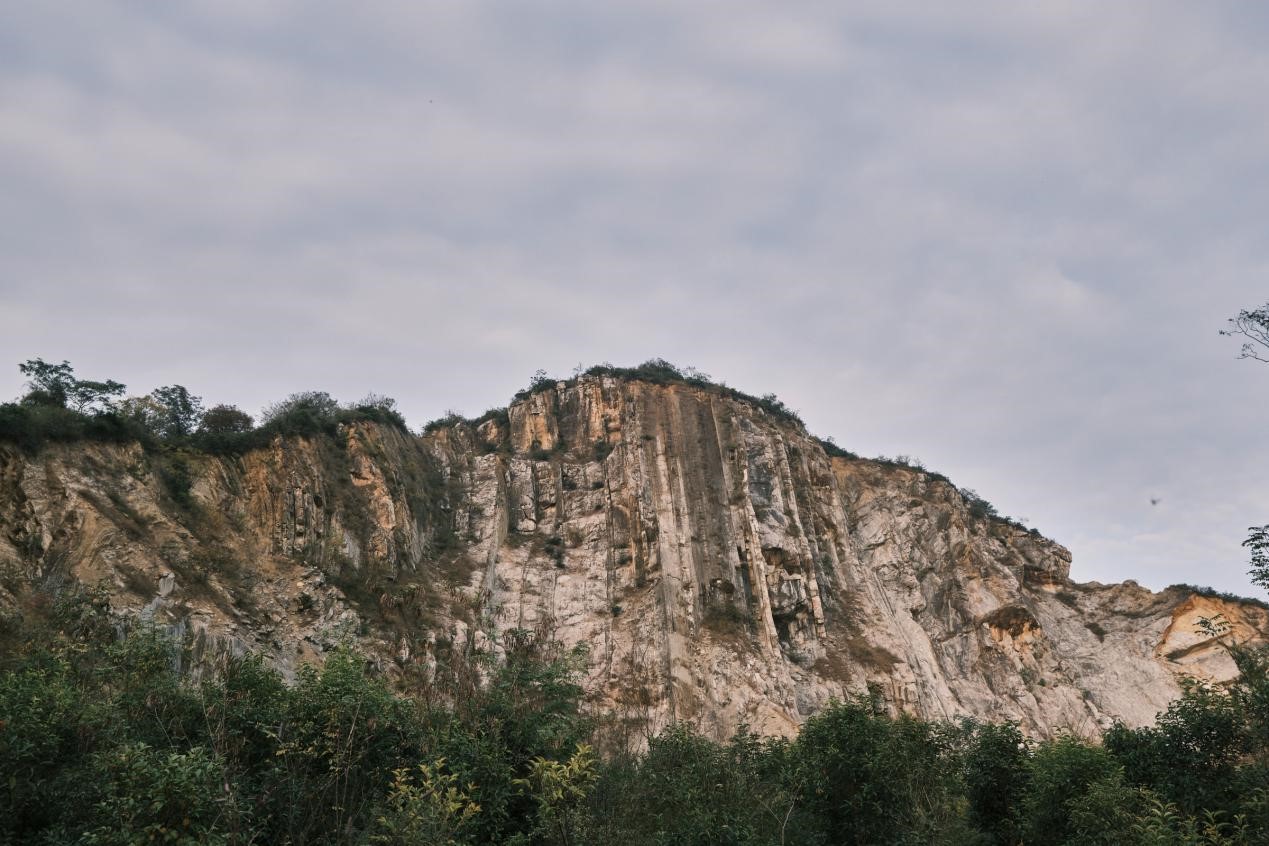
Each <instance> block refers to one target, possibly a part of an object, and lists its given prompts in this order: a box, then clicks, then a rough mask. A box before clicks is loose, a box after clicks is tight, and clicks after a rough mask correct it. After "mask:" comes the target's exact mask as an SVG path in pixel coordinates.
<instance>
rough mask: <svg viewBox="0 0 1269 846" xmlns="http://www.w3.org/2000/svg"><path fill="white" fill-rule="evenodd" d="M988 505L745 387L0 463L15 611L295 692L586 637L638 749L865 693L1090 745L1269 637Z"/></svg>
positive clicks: (642, 393) (0, 520) (1, 513)
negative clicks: (226, 660)
mask: <svg viewBox="0 0 1269 846" xmlns="http://www.w3.org/2000/svg"><path fill="white" fill-rule="evenodd" d="M173 478H188V479H191V480H192V484H191V485H190V487H189V492H188V494H187V495H186V494H184V493H183V492H182V490H183V489H182V488H181V486H180V485H179V484H178V485H177V486H176V487H175V488H174V486H173V482H172V479H173ZM174 493H176V494H177V495H176V496H174V495H173V494H174ZM972 506H973V503H971V502H968V501H966V499H965V498H964V497H963V496H962V495H961V493H960V492H959V491H957V489H956V488H955V487H954V486H953V485H952V484H951V483H949V482H948V481H947V480H946V479H943V478H942V477H940V476H937V475H934V474H930V473H926V472H924V471H921V470H917V469H913V468H908V467H902V466H894V465H891V464H885V463H880V462H875V461H869V460H865V459H857V458H852V457H843V456H840V455H833V456H830V455H829V454H828V453H826V451H825V449H824V448H823V445H822V444H821V443H820V442H819V441H817V440H816V439H815V438H813V437H811V436H810V435H809V434H808V433H807V432H806V431H805V429H803V428H802V427H801V425H799V424H798V423H796V422H795V421H793V420H791V419H789V418H787V417H786V416H784V415H779V414H773V413H771V412H769V411H768V410H764V409H763V408H761V407H758V406H756V405H754V404H752V403H749V402H747V401H745V400H743V399H740V398H737V397H735V396H732V395H729V394H728V393H726V392H723V391H720V390H716V389H712V388H709V387H702V386H693V385H688V384H670V385H659V384H651V383H647V382H642V381H638V380H627V379H618V378H612V377H582V378H580V379H577V380H573V381H571V382H568V383H559V384H556V385H553V386H545V387H542V388H541V389H539V390H537V391H536V392H534V393H532V394H528V395H522V396H521V397H520V398H519V399H518V400H517V401H516V402H515V403H514V404H513V405H512V406H511V407H510V408H509V409H508V412H507V414H506V415H505V416H500V415H494V416H492V417H491V418H490V419H488V420H486V421H485V422H483V423H481V424H480V425H478V426H477V425H470V424H466V423H462V422H455V423H453V424H452V425H448V426H442V427H440V428H437V429H435V430H434V431H431V432H429V433H428V434H425V435H423V436H414V435H411V434H409V433H406V432H403V431H401V430H399V429H396V428H393V427H389V426H384V425H378V424H373V423H359V424H353V425H348V426H343V427H341V428H340V430H339V431H338V433H337V434H336V435H334V436H319V437H312V438H298V437H291V438H281V437H279V438H277V439H275V441H274V442H273V443H272V444H271V445H270V446H269V447H268V448H265V449H258V450H255V451H252V452H249V453H247V454H245V455H243V456H233V457H216V456H210V455H205V454H195V453H188V452H185V453H182V452H179V451H167V452H161V453H147V452H146V451H144V450H143V449H142V448H141V447H140V446H137V445H133V446H113V445H101V444H75V445H63V446H54V447H48V448H46V449H45V450H44V451H42V452H41V453H40V454H38V455H35V456H31V455H26V454H23V453H20V452H18V451H16V450H15V449H11V448H5V447H0V609H4V610H3V613H6V614H8V615H13V614H18V613H21V607H22V602H23V597H24V596H25V595H26V594H27V593H28V592H29V591H30V590H31V589H32V588H33V587H39V586H46V587H48V586H56V585H60V584H62V583H64V582H65V580H67V579H75V580H78V581H81V582H86V583H100V584H104V585H106V586H107V587H108V589H109V590H110V591H111V593H112V595H113V601H114V603H115V604H116V605H117V606H118V607H121V608H125V609H129V610H132V611H134V612H136V613H138V614H141V615H144V616H146V617H150V618H153V619H156V620H158V621H160V622H163V623H165V624H168V625H172V626H174V627H177V628H178V629H179V630H181V631H185V632H187V633H188V634H189V636H190V637H191V638H192V640H193V643H194V645H195V648H196V652H197V653H201V654H204V655H215V654H220V653H225V652H235V651H241V650H244V649H253V650H258V651H262V652H264V653H265V654H266V655H268V656H269V657H270V659H271V660H272V661H274V662H275V663H276V664H277V665H278V666H279V667H280V668H282V669H283V670H284V671H286V672H291V671H293V670H294V668H295V667H296V666H297V665H298V664H300V663H302V662H306V661H314V660H320V658H321V656H322V654H324V653H325V652H326V651H328V650H329V649H331V648H332V647H333V646H334V645H335V644H337V643H338V642H340V641H346V640H353V641H356V642H358V643H359V645H360V646H361V647H362V648H364V649H365V650H366V651H367V653H368V654H371V655H373V656H375V657H376V658H377V659H378V660H379V661H380V662H381V663H382V665H383V666H384V667H385V668H386V669H388V670H390V671H392V672H397V673H401V674H402V675H403V676H407V677H411V678H423V679H425V678H427V677H428V675H429V673H430V672H431V670H432V668H433V667H434V666H435V663H436V661H438V660H443V658H444V656H445V655H447V654H452V653H453V652H454V651H455V650H467V651H470V650H492V651H495V652H496V651H497V650H498V649H500V648H501V644H502V642H503V640H504V638H505V637H506V636H507V634H508V633H509V632H511V631H512V630H516V629H523V630H529V631H536V632H539V633H541V634H544V635H547V636H551V637H554V638H556V639H558V640H560V641H562V642H563V643H565V644H570V645H571V644H584V645H586V647H587V649H588V653H587V664H586V689H587V694H588V698H589V700H590V701H591V702H592V704H593V705H594V707H596V708H597V709H599V710H602V711H604V712H606V713H608V714H610V715H612V716H613V717H614V723H615V724H616V725H618V726H621V727H624V729H625V730H626V731H627V732H630V733H632V734H634V735H640V734H642V733H646V732H653V731H656V730H658V729H659V728H661V727H662V726H664V725H665V724H667V723H668V722H670V721H672V720H686V721H690V722H692V723H693V724H695V725H697V726H698V727H699V728H701V729H702V730H704V731H706V732H708V733H711V734H713V735H715V736H720V737H722V736H727V735H729V734H730V733H732V732H733V731H734V730H735V729H736V728H737V727H738V726H740V725H741V724H742V723H743V724H747V725H749V726H750V727H752V728H753V729H754V730H757V731H760V732H764V733H782V734H789V733H792V732H794V731H796V728H797V726H798V724H799V723H800V722H801V721H802V720H804V719H805V718H806V717H807V716H808V715H810V714H813V713H815V711H816V710H817V709H819V708H821V707H822V706H823V705H824V704H825V703H826V702H827V701H828V700H829V699H830V698H833V697H844V696H850V695H857V694H871V695H873V696H878V697H880V698H881V699H882V700H884V701H885V702H886V703H887V704H888V705H889V706H890V707H891V708H892V709H894V710H896V711H899V710H902V711H907V712H910V713H913V714H917V715H919V716H922V717H927V718H955V717H974V718H979V719H988V720H1001V719H1009V720H1015V721H1018V722H1019V723H1020V724H1021V725H1022V727H1023V728H1024V729H1025V730H1026V731H1027V732H1029V733H1031V734H1033V735H1037V736H1051V735H1053V734H1056V733H1059V732H1064V731H1072V732H1076V733H1079V734H1086V735H1088V734H1093V733H1095V732H1097V731H1099V730H1100V729H1102V728H1104V727H1106V726H1107V725H1109V724H1110V723H1111V722H1112V721H1113V720H1116V719H1118V720H1123V721H1124V722H1127V723H1128V724H1130V725H1140V724H1144V723H1147V722H1149V721H1151V720H1152V719H1153V718H1154V715H1155V714H1156V712H1158V711H1159V710H1161V709H1163V708H1164V707H1166V705H1167V704H1168V702H1169V701H1171V700H1172V699H1173V698H1175V697H1176V696H1177V695H1178V693H1179V691H1180V680H1181V679H1182V678H1184V677H1187V676H1191V677H1199V678H1202V679H1205V680H1211V681H1216V682H1219V681H1222V680H1227V679H1229V678H1230V677H1231V676H1232V675H1233V673H1234V672H1235V671H1234V668H1233V665H1232V662H1231V661H1230V660H1229V658H1228V656H1227V655H1226V654H1225V652H1224V650H1223V649H1222V648H1221V646H1220V644H1219V643H1217V642H1215V641H1214V640H1213V638H1211V637H1210V636H1207V635H1203V634H1200V633H1199V632H1198V627H1197V623H1198V620H1199V618H1201V617H1209V618H1210V617H1213V616H1215V615H1218V614H1219V615H1222V616H1223V617H1224V618H1225V619H1226V620H1227V621H1229V623H1230V624H1231V625H1232V637H1234V638H1237V639H1239V640H1243V641H1247V640H1263V639H1264V636H1265V634H1266V632H1269V613H1267V612H1266V611H1265V610H1264V609H1263V608H1261V607H1258V606H1256V605H1254V604H1248V603H1238V602H1232V601H1226V600H1221V599H1215V598H1210V597H1205V596H1197V595H1194V594H1192V593H1191V592H1189V591H1185V590H1179V589H1170V590H1168V591H1165V592H1163V593H1158V594H1156V593H1152V592H1150V591H1148V590H1146V589H1144V588H1141V587H1138V586H1137V585H1135V584H1134V583H1132V582H1128V583H1125V584H1120V585H1100V584H1096V583H1091V584H1078V583H1074V582H1072V581H1071V580H1070V578H1069V566H1070V560H1071V559H1070V554H1069V553H1068V552H1067V550H1066V549H1064V548H1063V547H1062V546H1060V545H1058V544H1056V543H1054V542H1052V541H1050V540H1048V539H1046V538H1044V537H1042V536H1040V535H1039V534H1038V533H1036V532H1033V531H1028V530H1025V529H1023V528H1021V527H1020V526H1017V525H1016V524H1011V523H1008V522H1006V521H1002V520H998V519H994V518H990V517H981V516H976V512H975V509H974V508H973V507H972Z"/></svg>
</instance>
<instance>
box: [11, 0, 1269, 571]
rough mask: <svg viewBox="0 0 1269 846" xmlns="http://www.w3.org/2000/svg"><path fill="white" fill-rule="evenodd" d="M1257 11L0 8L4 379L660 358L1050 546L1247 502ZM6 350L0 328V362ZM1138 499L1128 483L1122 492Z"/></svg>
mask: <svg viewBox="0 0 1269 846" xmlns="http://www.w3.org/2000/svg"><path fill="white" fill-rule="evenodd" d="M1267 42H1269V4H1258V3H1245V2H1243V3H1217V2H1206V3H1201V4H1200V3H1182V2H1162V1H1161V0H1149V2H1141V3H1132V2H1116V3H1091V2H1089V3H1080V4H1076V3H1055V2H1036V3H1016V2H1000V3H988V2H982V3H956V4H941V3H929V2H920V3H896V2H894V1H893V0H884V1H882V2H875V3H868V2H854V3H849V4H843V3H825V4H813V5H803V4H798V3H778V4H775V3H767V2H762V3H749V2H737V0H728V2H717V3H709V2H699V3H690V4H683V3H670V2H664V3H659V2H641V3H621V2H613V1H612V0H606V1H605V2H601V3H596V2H589V1H587V2H583V1H582V0H578V1H577V2H547V3H501V4H492V3H478V2H470V0H464V2H452V3H444V4H440V3H423V2H399V3H381V2H361V3H357V4H347V3H322V2H311V0H305V2H299V1H298V0H297V2H268V1H267V0H238V1H237V2H230V1H229V0H206V2H198V3H153V2H142V0H137V2H114V3H111V2H96V3H83V2H75V3H61V2H55V0H40V2H39V3H16V2H15V3H4V4H0V185H2V186H3V190H0V365H2V367H3V369H0V398H6V399H7V398H8V397H11V396H16V395H18V394H19V393H20V392H21V390H22V379H21V376H20V375H19V374H18V372H17V369H16V366H14V365H16V363H17V362H19V361H21V360H24V359H27V358H31V357H36V356H40V357H43V358H45V359H49V360H59V361H60V360H61V359H63V358H66V359H70V361H71V362H72V363H73V364H74V365H75V367H76V369H77V372H78V374H79V375H80V376H81V377H83V378H99V379H100V378H114V379H118V380H120V381H123V382H126V383H127V384H128V385H129V387H130V389H131V391H132V392H135V393H145V392H148V391H149V390H150V389H152V388H154V387H156V386H159V385H166V384H171V383H180V384H184V385H186V386H187V387H189V388H190V389H191V390H192V391H194V392H195V393H198V394H200V395H202V396H203V397H204V398H205V399H206V400H207V402H208V403H218V402H228V403H234V404H237V405H239V406H241V407H243V408H244V409H246V410H248V411H251V412H253V413H254V412H257V411H258V410H259V408H260V407H261V406H263V405H264V404H266V403H267V402H269V401H271V400H275V399H278V398H280V397H283V396H285V395H286V394H288V393H291V392H293V391H297V390H302V389H321V390H327V391H329V392H331V393H332V394H334V395H335V396H337V397H339V398H341V399H345V400H352V399H356V398H358V397H360V396H362V395H364V394H365V393H366V392H368V391H375V392H379V393H384V394H389V395H391V396H394V397H396V398H397V399H398V401H399V402H400V405H401V407H402V408H403V410H404V411H405V413H406V416H407V417H408V419H409V421H410V422H411V424H413V425H416V426H417V425H419V424H422V423H423V422H424V421H426V420H428V419H430V418H433V417H436V416H439V415H440V414H442V413H443V412H444V411H445V410H447V409H456V410H459V411H462V412H465V413H467V414H476V413H479V412H481V411H483V410H484V409H486V408H487V407H490V406H495V405H504V404H506V402H507V401H508V400H509V398H510V395H511V394H512V393H513V392H514V391H515V390H516V389H517V388H520V387H522V386H524V385H525V384H526V383H527V382H528V380H529V378H530V377H531V375H532V374H533V372H534V371H535V370H537V369H538V368H544V369H546V370H547V371H548V372H549V373H552V374H558V375H568V374H569V373H570V372H571V371H572V370H573V368H574V367H575V366H576V365H577V364H579V363H581V364H586V365H590V364H594V363H598V362H602V361H609V362H612V363H614V364H634V363H637V362H640V361H642V360H644V359H647V358H650V357H654V356H660V357H664V358H667V359H670V360H671V361H674V362H677V363H679V364H681V365H693V366H696V367H698V368H700V369H702V370H704V371H706V372H708V373H710V374H712V375H713V376H714V377H715V378H716V379H719V380H723V381H726V382H727V383H728V384H730V385H732V386H735V387H738V388H741V389H743V390H746V391H749V392H752V393H765V392H768V391H774V392H776V393H778V394H779V395H780V396H781V398H783V399H784V400H785V401H786V402H787V403H788V404H789V405H790V406H792V407H794V408H796V409H799V410H800V411H801V413H802V416H803V417H804V419H805V420H806V422H807V425H808V427H809V428H810V429H811V430H812V431H814V432H816V433H818V434H821V435H832V436H834V437H835V438H836V440H837V441H838V443H839V444H841V445H843V446H845V447H847V448H849V449H852V450H854V451H856V452H860V453H862V454H865V455H876V454H887V455H894V454H896V453H903V454H908V455H912V456H916V457H918V458H920V459H921V460H922V461H924V462H925V464H926V465H927V466H929V467H930V468H932V469H936V470H939V471H941V472H944V473H946V474H948V475H949V476H951V478H952V479H953V480H954V481H956V482H957V483H958V484H960V485H963V486H968V487H972V488H975V489H977V490H978V492H979V493H980V494H982V495H983V496H985V497H986V498H988V499H989V500H991V501H992V502H993V503H995V504H996V506H997V507H998V508H999V509H1000V511H1001V512H1002V513H1006V514H1012V515H1015V516H1018V517H1025V518H1027V520H1028V522H1029V524H1031V525H1034V526H1036V527H1038V528H1039V529H1040V530H1041V531H1043V532H1044V533H1045V534H1047V535H1049V536H1050V537H1053V538H1054V539H1056V540H1058V541H1060V542H1062V543H1064V544H1066V545H1067V546H1069V547H1070V549H1071V550H1072V552H1073V553H1074V556H1075V561H1074V566H1073V575H1074V576H1075V577H1076V578H1078V579H1081V580H1090V579H1096V580H1100V581H1118V580H1122V579H1128V578H1133V579H1137V580H1138V581H1140V582H1141V583H1143V584H1146V585H1149V586H1152V587H1156V588H1158V587H1163V586H1165V585H1168V584H1170V583H1173V582H1181V581H1184V582H1193V583H1200V584H1211V585H1214V586H1216V587H1218V588H1221V589H1225V590H1232V591H1236V592H1240V593H1247V594H1253V595H1263V591H1260V590H1259V589H1257V588H1254V587H1253V586H1251V585H1250V583H1249V581H1248V579H1247V577H1246V569H1247V563H1246V561H1247V556H1246V554H1245V551H1244V550H1242V549H1241V548H1240V547H1239V543H1240V542H1241V540H1242V539H1243V538H1244V537H1245V536H1246V529H1247V527H1248V526H1249V525H1251V524H1253V523H1264V522H1267V521H1269V483H1266V472H1265V471H1266V457H1267V456H1269V426H1266V409H1267V408H1269V403H1266V397H1269V366H1265V365H1259V364H1256V363H1254V362H1248V361H1238V360H1237V359H1236V354H1237V349H1238V344H1237V343H1236V342H1235V341H1234V340H1232V339H1229V338H1223V337H1220V336H1219V335H1218V334H1217V331H1218V330H1219V329H1220V328H1222V326H1224V322H1225V320H1226V319H1227V318H1229V317H1231V316H1233V315H1234V314H1236V313H1237V311H1238V310H1239V309H1240V308H1252V307H1255V306H1257V305H1260V304H1262V303H1264V302H1265V301H1267V300H1269V273H1267V271H1269V230H1267V229H1266V222H1267V221H1269V44H1267ZM3 362H11V363H12V364H3ZM1151 498H1158V499H1159V500H1160V501H1159V503H1158V504H1157V505H1153V506H1152V505H1151Z"/></svg>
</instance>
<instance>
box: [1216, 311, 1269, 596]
mask: <svg viewBox="0 0 1269 846" xmlns="http://www.w3.org/2000/svg"><path fill="white" fill-rule="evenodd" d="M1221 334H1222V335H1229V336H1231V337H1232V336H1234V335H1239V336H1241V337H1243V338H1245V339H1246V341H1245V342H1244V343H1243V346H1242V349H1241V350H1240V351H1239V353H1238V357H1239V358H1250V359H1252V360H1254V361H1259V362H1263V363H1265V364H1269V303H1265V304H1264V305H1262V306H1261V307H1260V308H1257V309H1252V310H1251V311H1247V310H1246V309H1243V310H1242V311H1240V312H1238V316H1237V317H1231V318H1230V319H1229V328H1228V329H1222V330H1221ZM1247 532H1248V535H1247V540H1245V541H1243V546H1245V547H1247V549H1248V550H1250V551H1251V570H1250V571H1249V572H1250V573H1251V580H1252V582H1253V583H1254V584H1258V585H1260V586H1261V587H1262V588H1265V589H1267V590H1269V524H1266V525H1264V526H1251V527H1250V528H1248V529H1247Z"/></svg>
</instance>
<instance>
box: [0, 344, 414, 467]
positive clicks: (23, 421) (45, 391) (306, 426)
mask: <svg viewBox="0 0 1269 846" xmlns="http://www.w3.org/2000/svg"><path fill="white" fill-rule="evenodd" d="M18 369H19V370H20V371H21V372H22V374H23V375H25V376H27V378H28V379H29V381H28V383H27V388H28V390H27V393H26V394H24V395H23V396H22V397H21V398H20V399H19V400H18V401H16V402H9V403H2V404H0V441H8V442H10V443H14V444H17V445H18V446H19V447H20V448H22V449H24V450H26V451H28V452H34V451H36V450H38V449H39V448H40V447H42V446H44V445H45V444H46V443H50V442H68V441H85V440H87V441H106V442H114V443H131V442H137V443H140V444H142V445H143V446H145V447H146V448H147V449H156V448H190V449H196V450H200V451H203V452H211V453H217V454H236V453H242V452H246V451H247V450H251V449H257V448H260V447H263V446H266V445H268V443H269V442H270V441H271V440H272V439H273V438H275V437H277V436H278V435H319V434H334V433H335V431H336V430H337V429H338V427H339V426H340V425H341V424H347V423H355V422H359V421H373V422H376V423H382V424H386V425H390V426H395V427H397V428H399V429H405V428H406V425H405V418H403V417H402V416H401V413H400V412H398V411H397V408H396V401H395V400H393V399H392V398H391V397H384V396H379V395H376V394H370V395H368V396H366V397H365V398H363V399H362V400H360V401H358V402H354V403H348V404H345V405H341V404H340V403H338V402H336V401H335V400H334V399H333V398H332V397H331V396H330V394H327V393H325V392H324V391H302V392H300V393H296V394H292V395H291V396H289V397H287V398H286V399H285V400H283V401H281V402H278V403H275V404H273V405H271V406H270V407H269V408H267V409H265V412H264V418H263V420H262V422H261V424H260V425H259V426H256V425H255V421H254V420H252V418H251V416H250V415H249V414H247V413H246V412H243V411H241V410H240V409H238V408H236V407H234V406H232V405H216V406H212V407H211V408H209V409H206V410H204V408H203V400H202V398H201V397H197V396H194V395H193V394H191V393H190V392H189V390H188V389H187V388H185V387H184V386H183V385H165V386H163V387H161V388H155V389H154V390H153V391H151V392H150V393H149V394H146V395H144V396H132V397H127V398H124V399H119V397H120V396H122V394H123V392H124V390H125V389H126V386H124V385H123V384H121V383H119V382H115V381H113V380H107V381H104V382H96V381H90V380H82V379H78V378H76V376H75V370H74V368H73V367H72V366H71V364H70V362H67V361H63V362H62V363H61V364H49V363H48V362H45V361H43V360H42V359H38V358H36V359H31V360H30V361H26V362H23V363H22V364H20V365H18Z"/></svg>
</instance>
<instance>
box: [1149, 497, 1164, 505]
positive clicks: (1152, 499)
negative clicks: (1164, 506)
mask: <svg viewBox="0 0 1269 846" xmlns="http://www.w3.org/2000/svg"><path fill="white" fill-rule="evenodd" d="M1161 502H1163V500H1161V499H1159V497H1157V496H1152V497H1150V504H1151V505H1158V504H1159V503H1161Z"/></svg>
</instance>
